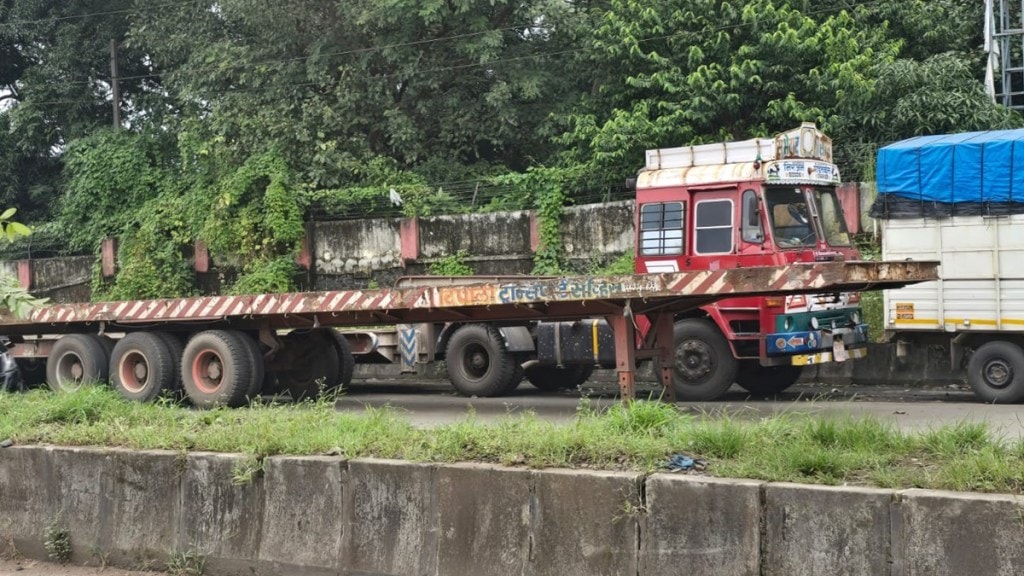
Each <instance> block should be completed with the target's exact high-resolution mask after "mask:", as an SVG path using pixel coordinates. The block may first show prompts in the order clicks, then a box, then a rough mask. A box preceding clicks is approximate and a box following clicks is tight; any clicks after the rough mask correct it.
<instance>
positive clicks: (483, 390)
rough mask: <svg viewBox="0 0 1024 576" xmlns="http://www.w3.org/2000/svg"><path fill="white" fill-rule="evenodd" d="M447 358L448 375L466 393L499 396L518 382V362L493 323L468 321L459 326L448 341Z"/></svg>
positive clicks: (461, 391)
mask: <svg viewBox="0 0 1024 576" xmlns="http://www.w3.org/2000/svg"><path fill="white" fill-rule="evenodd" d="M445 362H446V363H447V367H448V379H449V380H450V381H451V383H452V386H454V387H455V389H456V390H457V391H458V392H459V393H460V394H462V395H464V396H498V395H500V394H503V393H505V392H507V391H509V390H510V389H511V387H512V386H513V385H515V384H518V381H515V376H516V366H518V365H519V363H518V362H517V361H516V359H515V357H514V356H513V355H512V354H511V353H510V352H509V351H508V350H506V349H505V340H504V338H502V336H501V332H499V331H498V329H497V328H494V327H493V326H488V325H486V324H467V325H465V326H462V327H461V328H459V329H458V330H456V331H455V334H453V335H452V338H451V340H449V341H448V351H447V353H446V354H445Z"/></svg>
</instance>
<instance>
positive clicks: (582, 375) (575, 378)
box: [526, 364, 594, 391]
mask: <svg viewBox="0 0 1024 576" xmlns="http://www.w3.org/2000/svg"><path fill="white" fill-rule="evenodd" d="M593 373H594V366H593V365H592V364H588V365H583V364H578V365H576V366H565V367H561V368H560V367H558V366H541V365H539V364H534V365H532V366H528V367H527V368H526V379H527V380H529V381H530V384H533V386H534V387H535V388H537V389H539V390H544V391H551V390H572V389H573V388H576V387H578V386H579V385H581V384H583V383H584V382H586V381H587V380H589V379H590V375H591V374H593Z"/></svg>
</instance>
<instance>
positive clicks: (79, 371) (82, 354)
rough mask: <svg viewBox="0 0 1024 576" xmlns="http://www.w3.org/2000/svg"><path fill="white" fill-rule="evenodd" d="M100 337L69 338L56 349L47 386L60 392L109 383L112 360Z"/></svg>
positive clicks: (53, 353)
mask: <svg viewBox="0 0 1024 576" xmlns="http://www.w3.org/2000/svg"><path fill="white" fill-rule="evenodd" d="M100 338H101V337H100V336H92V335H89V334H68V335H66V336H61V338H60V339H59V340H57V342H56V344H54V345H53V350H51V351H50V355H49V357H48V358H47V361H46V382H47V383H48V384H49V385H50V388H53V389H54V390H56V391H58V392H70V391H73V390H78V389H79V388H81V387H82V385H84V384H89V383H96V382H106V381H107V378H108V376H109V374H110V372H109V370H108V369H109V366H108V362H109V357H108V356H107V351H106V348H105V347H104V345H103V343H102V341H101V340H100Z"/></svg>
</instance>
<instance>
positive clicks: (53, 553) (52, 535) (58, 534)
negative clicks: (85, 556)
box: [43, 518, 71, 564]
mask: <svg viewBox="0 0 1024 576" xmlns="http://www.w3.org/2000/svg"><path fill="white" fill-rule="evenodd" d="M43 548H45V549H46V554H47V556H49V557H50V559H51V560H53V561H55V562H59V563H61V564H67V563H68V561H70V560H71V532H69V531H68V529H67V528H65V527H64V525H63V523H61V522H60V520H59V519H56V518H55V519H53V520H52V521H51V522H50V523H49V524H47V526H46V531H45V532H44V533H43Z"/></svg>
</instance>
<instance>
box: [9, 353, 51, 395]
mask: <svg viewBox="0 0 1024 576" xmlns="http://www.w3.org/2000/svg"><path fill="white" fill-rule="evenodd" d="M16 362H17V363H18V372H21V381H22V382H23V383H24V384H25V386H27V387H29V388H36V387H39V386H42V385H44V384H46V359H45V358H18V359H16Z"/></svg>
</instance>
